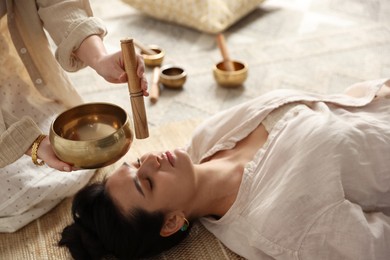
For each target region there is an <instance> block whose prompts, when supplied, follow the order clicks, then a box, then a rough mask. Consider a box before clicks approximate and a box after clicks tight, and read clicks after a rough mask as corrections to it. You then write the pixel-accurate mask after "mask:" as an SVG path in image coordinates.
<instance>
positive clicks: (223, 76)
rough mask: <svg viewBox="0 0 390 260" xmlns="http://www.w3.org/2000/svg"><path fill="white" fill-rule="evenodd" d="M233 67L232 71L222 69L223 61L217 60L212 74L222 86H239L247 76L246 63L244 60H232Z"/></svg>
mask: <svg viewBox="0 0 390 260" xmlns="http://www.w3.org/2000/svg"><path fill="white" fill-rule="evenodd" d="M232 62H233V64H234V66H235V68H236V67H238V69H237V70H234V71H226V70H223V69H222V68H220V67H222V66H223V61H220V62H218V63H217V64H215V65H214V68H213V72H214V73H213V74H214V78H215V80H216V81H217V83H218V84H219V85H220V86H222V87H228V88H234V87H240V86H242V84H243V83H244V82H245V81H246V79H247V77H248V64H247V63H245V62H241V61H237V60H232Z"/></svg>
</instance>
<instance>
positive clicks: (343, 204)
mask: <svg viewBox="0 0 390 260" xmlns="http://www.w3.org/2000/svg"><path fill="white" fill-rule="evenodd" d="M383 82H384V80H383V81H376V82H364V83H361V84H357V85H355V86H353V87H352V88H350V89H349V91H348V92H349V93H353V94H354V95H355V96H357V98H352V97H350V96H346V95H332V96H322V95H316V94H308V93H305V92H300V91H291V90H278V91H275V92H270V93H268V94H266V95H264V96H261V97H259V98H256V99H253V100H252V101H250V102H247V103H245V104H242V105H239V106H237V107H235V108H232V109H230V110H227V111H225V112H222V113H220V114H217V115H215V116H214V117H212V118H210V119H209V120H207V121H206V122H204V124H202V125H201V126H200V127H199V128H198V130H196V132H195V134H194V137H193V139H192V141H191V142H190V144H189V146H188V151H189V153H190V156H191V158H192V159H193V161H194V163H199V162H201V161H202V159H204V158H207V157H209V156H210V155H212V154H214V153H215V152H217V151H219V150H223V149H228V148H231V147H233V146H234V145H235V143H236V142H237V141H239V140H241V139H242V138H244V137H245V136H247V135H248V134H249V133H250V132H251V131H252V130H253V129H254V128H255V127H256V126H258V124H259V123H260V122H262V120H263V119H264V118H265V117H266V116H267V114H269V113H270V112H271V111H272V110H273V109H275V108H277V107H279V106H281V105H283V104H286V103H290V102H297V101H302V102H303V101H304V102H303V103H305V105H299V106H296V107H294V108H292V109H290V110H289V111H288V112H287V113H286V114H285V115H284V116H283V117H282V119H280V120H279V121H278V122H277V123H276V124H275V126H274V127H273V129H272V131H271V132H270V133H269V138H268V141H267V143H266V144H265V145H264V146H263V147H262V148H261V149H260V150H259V151H258V152H257V154H256V155H255V157H254V159H253V160H252V161H251V162H249V163H248V164H247V165H246V167H245V170H244V175H243V179H242V183H241V186H240V190H239V193H238V196H237V198H236V201H235V202H234V204H233V206H232V207H231V208H230V210H229V211H228V212H227V213H226V214H225V216H223V217H222V218H221V219H219V220H214V219H211V218H204V219H202V220H201V221H202V223H203V224H204V225H205V227H206V228H207V229H208V230H210V231H211V232H212V233H213V234H214V235H215V236H216V237H218V238H219V239H220V240H221V241H222V242H223V243H224V244H225V245H226V246H227V247H229V248H230V249H231V250H233V251H234V252H236V253H238V254H239V255H242V256H244V257H246V258H248V259H256V260H257V259H308V260H312V259H331V260H333V259H343V260H344V259H353V260H356V259H364V260H366V259H378V260H382V259H383V260H385V259H390V97H389V98H374V97H375V94H376V93H377V91H378V89H379V88H380V86H382V84H383ZM387 84H388V85H390V82H389V81H388V82H387Z"/></svg>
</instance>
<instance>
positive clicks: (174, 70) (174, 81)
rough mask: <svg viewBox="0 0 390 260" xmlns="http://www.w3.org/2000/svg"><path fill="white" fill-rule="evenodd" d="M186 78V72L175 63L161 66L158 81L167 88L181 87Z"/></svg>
mask: <svg viewBox="0 0 390 260" xmlns="http://www.w3.org/2000/svg"><path fill="white" fill-rule="evenodd" d="M186 80H187V72H186V71H185V70H184V69H183V68H181V67H178V66H175V65H166V66H163V67H162V68H161V71H160V82H161V83H162V84H163V85H164V86H165V87H167V88H176V89H177V88H182V87H183V85H184V83H185V82H186Z"/></svg>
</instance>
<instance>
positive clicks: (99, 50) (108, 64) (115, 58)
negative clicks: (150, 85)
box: [75, 35, 148, 96]
mask: <svg viewBox="0 0 390 260" xmlns="http://www.w3.org/2000/svg"><path fill="white" fill-rule="evenodd" d="M75 55H76V56H77V57H78V58H79V59H80V60H82V61H83V62H84V63H85V64H86V65H88V66H90V67H91V68H93V69H94V70H95V71H96V72H97V73H98V74H99V75H100V76H102V77H103V78H104V79H105V80H107V81H108V82H111V83H125V82H127V76H126V72H125V71H124V63H123V59H122V52H121V51H118V52H116V53H113V54H108V53H107V51H106V48H105V46H104V44H103V41H102V39H101V38H100V37H99V36H97V35H91V36H89V37H87V38H86V39H85V40H84V41H83V42H82V43H81V45H80V47H79V48H78V49H77V50H76V51H75ZM137 64H138V65H137V75H138V77H139V78H140V79H141V88H142V89H143V91H144V95H145V96H148V92H147V80H146V77H145V65H144V61H143V59H142V57H141V56H140V55H137Z"/></svg>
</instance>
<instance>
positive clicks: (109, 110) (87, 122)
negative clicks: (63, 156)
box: [52, 103, 127, 141]
mask: <svg viewBox="0 0 390 260" xmlns="http://www.w3.org/2000/svg"><path fill="white" fill-rule="evenodd" d="M126 120H127V114H126V112H125V111H124V110H123V109H122V108H120V107H117V106H115V105H112V104H106V103H91V104H85V105H81V106H77V107H74V108H72V109H70V110H67V111H65V112H63V113H62V114H60V115H59V116H58V117H57V118H56V120H55V121H54V122H53V125H52V129H53V131H54V133H55V134H57V135H58V136H60V137H62V138H64V139H67V140H72V141H91V140H98V139H101V138H105V137H107V136H109V135H111V134H113V133H115V131H116V130H117V129H119V128H121V127H122V126H123V125H124V124H125V123H126Z"/></svg>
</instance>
